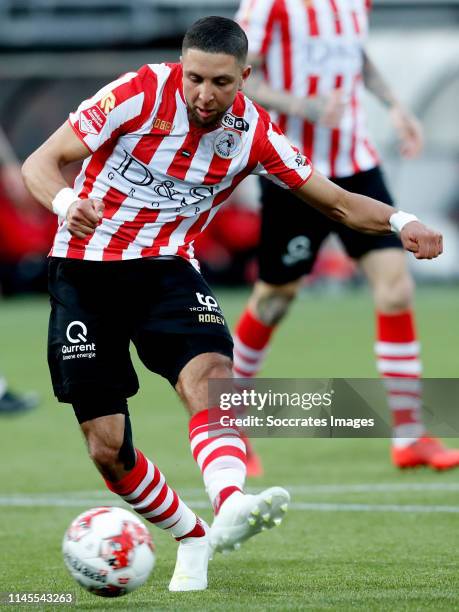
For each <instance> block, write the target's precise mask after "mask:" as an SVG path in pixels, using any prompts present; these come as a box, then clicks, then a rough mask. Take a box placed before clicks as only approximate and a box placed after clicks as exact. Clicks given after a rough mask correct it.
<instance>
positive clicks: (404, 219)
mask: <svg viewBox="0 0 459 612" xmlns="http://www.w3.org/2000/svg"><path fill="white" fill-rule="evenodd" d="M411 221H419V219H418V218H417V217H416V215H412V214H410V213H406V212H403V210H398V211H397V212H396V213H394V214H393V215H391V217H390V218H389V223H390V227H391V229H392V231H393V232H395V233H396V234H400V232H401V231H402V229H403V228H404V227H405V225H406V224H407V223H410V222H411Z"/></svg>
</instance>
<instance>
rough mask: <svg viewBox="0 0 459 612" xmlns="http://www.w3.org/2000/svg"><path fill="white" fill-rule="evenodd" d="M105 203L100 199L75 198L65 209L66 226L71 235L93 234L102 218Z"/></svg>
mask: <svg viewBox="0 0 459 612" xmlns="http://www.w3.org/2000/svg"><path fill="white" fill-rule="evenodd" d="M104 208H105V205H104V203H103V202H101V201H100V200H77V201H76V202H74V203H73V204H72V205H71V206H70V208H69V209H68V211H67V227H68V230H69V232H70V233H71V234H72V236H75V237H76V238H86V237H87V236H90V235H91V234H94V232H95V229H96V227H97V226H98V225H99V223H100V222H101V220H102V217H103V215H104Z"/></svg>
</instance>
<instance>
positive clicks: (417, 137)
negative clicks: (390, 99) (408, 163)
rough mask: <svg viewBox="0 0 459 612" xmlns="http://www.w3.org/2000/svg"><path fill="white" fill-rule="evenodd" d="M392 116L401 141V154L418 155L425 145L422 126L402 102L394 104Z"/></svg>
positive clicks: (405, 155)
mask: <svg viewBox="0 0 459 612" xmlns="http://www.w3.org/2000/svg"><path fill="white" fill-rule="evenodd" d="M390 116H391V120H392V123H393V125H394V128H395V131H396V132H397V136H398V139H399V143H400V154H401V155H402V157H405V158H406V159H413V158H415V157H417V156H418V155H419V154H420V153H421V151H422V148H423V146H424V138H423V133H422V126H421V124H420V123H419V121H418V120H417V119H416V117H415V116H414V115H413V114H412V113H410V112H409V111H408V110H407V109H405V108H404V107H403V106H402V105H401V104H394V105H393V106H392V107H391V109H390Z"/></svg>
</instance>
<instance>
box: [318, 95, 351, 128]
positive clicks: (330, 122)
mask: <svg viewBox="0 0 459 612" xmlns="http://www.w3.org/2000/svg"><path fill="white" fill-rule="evenodd" d="M345 109H346V104H345V100H344V92H343V90H342V89H335V90H334V91H332V92H331V94H330V95H329V96H326V97H324V98H323V106H322V110H321V113H320V116H319V123H320V124H321V125H323V126H324V127H327V128H330V129H333V128H337V127H338V126H339V124H340V123H341V119H342V118H343V115H344V111H345Z"/></svg>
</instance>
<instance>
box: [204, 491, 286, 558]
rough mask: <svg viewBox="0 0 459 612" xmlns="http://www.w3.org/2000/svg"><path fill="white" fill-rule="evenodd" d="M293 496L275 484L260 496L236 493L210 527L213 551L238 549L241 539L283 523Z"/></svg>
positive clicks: (224, 505)
mask: <svg viewBox="0 0 459 612" xmlns="http://www.w3.org/2000/svg"><path fill="white" fill-rule="evenodd" d="M289 501H290V495H289V493H288V491H286V490H285V489H282V488H281V487H271V488H270V489H266V490H265V491H263V492H262V493H259V494H258V495H249V494H244V493H239V492H236V493H233V494H232V495H230V497H228V499H227V500H226V501H225V502H223V504H222V506H221V508H220V511H219V513H218V514H217V516H216V517H215V519H214V522H213V523H212V526H211V528H210V543H211V546H212V550H213V551H217V552H229V551H231V550H237V549H238V548H240V546H241V542H244V540H248V539H249V538H251V537H252V536H254V535H256V534H257V533H260V531H265V530H266V529H271V527H276V526H277V525H280V524H281V523H282V520H283V518H284V516H285V513H286V512H287V509H288V504H289Z"/></svg>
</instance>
